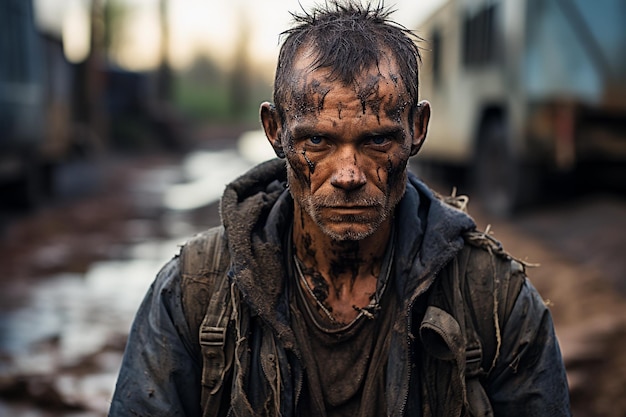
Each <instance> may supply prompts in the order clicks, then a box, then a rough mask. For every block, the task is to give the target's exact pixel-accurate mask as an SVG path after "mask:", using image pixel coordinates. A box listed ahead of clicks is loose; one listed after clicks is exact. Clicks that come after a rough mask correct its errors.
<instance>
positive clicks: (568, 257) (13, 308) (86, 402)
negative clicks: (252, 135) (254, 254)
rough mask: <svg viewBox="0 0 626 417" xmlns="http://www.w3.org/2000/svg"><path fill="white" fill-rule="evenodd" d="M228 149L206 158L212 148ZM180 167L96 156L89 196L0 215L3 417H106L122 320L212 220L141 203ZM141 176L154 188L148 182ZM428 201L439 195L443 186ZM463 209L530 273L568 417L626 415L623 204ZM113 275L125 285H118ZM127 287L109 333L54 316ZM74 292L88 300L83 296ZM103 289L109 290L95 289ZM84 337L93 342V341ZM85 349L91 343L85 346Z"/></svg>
mask: <svg viewBox="0 0 626 417" xmlns="http://www.w3.org/2000/svg"><path fill="white" fill-rule="evenodd" d="M226 143H227V142H224V141H221V142H213V145H215V144H217V145H218V146H215V147H219V148H223V147H224V145H225V144H226ZM209 145H210V143H209ZM209 147H210V146H209ZM181 162H182V157H175V156H171V155H164V154H153V155H150V156H141V157H129V156H125V157H106V158H104V159H103V160H101V161H97V162H95V164H96V165H97V167H96V168H95V172H96V175H93V176H92V178H91V182H90V183H89V184H83V186H82V188H81V187H79V186H77V187H78V188H80V190H78V191H76V190H74V191H73V192H68V195H67V196H65V197H64V198H61V199H60V200H57V201H55V202H52V203H50V204H48V205H47V206H46V207H43V208H41V209H39V210H37V211H36V212H34V213H29V214H24V213H19V212H18V213H16V212H6V211H5V212H3V216H4V223H5V225H4V230H3V232H2V236H1V238H0V254H1V255H0V257H1V258H0V285H1V286H2V291H1V295H0V314H2V316H1V317H2V320H0V321H1V322H2V323H3V324H2V325H1V326H0V415H14V416H26V415H28V416H66V415H67V416H103V415H105V414H106V409H107V405H108V403H107V401H108V399H109V398H110V392H111V389H112V388H113V383H114V379H115V374H116V372H117V369H118V367H119V360H120V358H121V353H122V350H123V346H124V342H125V334H126V331H127V328H128V325H129V323H130V321H129V320H130V319H131V318H132V311H134V309H136V306H137V305H138V302H139V301H140V299H141V295H142V294H143V292H144V291H145V289H146V288H147V286H148V285H149V281H150V280H151V279H152V277H153V275H154V273H155V272H156V270H158V265H159V264H160V263H162V261H163V260H164V259H167V258H168V257H169V256H172V255H173V254H175V253H176V252H177V248H176V242H182V241H183V240H184V237H185V236H189V235H191V234H193V232H194V231H198V230H201V229H203V228H206V227H210V226H212V225H214V224H217V222H218V221H219V217H218V213H217V206H216V204H215V203H212V204H208V205H206V206H202V207H196V208H193V209H190V210H187V211H185V213H184V215H183V214H181V213H180V212H177V213H174V214H173V213H172V210H168V209H164V208H163V207H161V206H159V204H155V203H154V202H152V201H151V199H153V198H154V196H155V195H157V194H158V193H156V192H155V191H154V188H151V186H147V185H146V184H153V185H154V184H158V183H159V181H161V182H167V183H169V184H176V182H179V181H181V178H180V177H181V173H180V169H179V167H180V164H181ZM92 168H93V167H92ZM90 172H92V174H93V172H94V171H93V170H92V171H90ZM147 177H151V178H152V182H150V181H147V182H146V178H147ZM138 184H143V185H142V186H140V185H138ZM70 188H71V187H70ZM439 188H440V189H441V191H444V190H445V189H446V188H447V186H439ZM469 208H470V212H471V214H473V215H474V217H475V218H476V220H477V223H478V225H479V226H480V227H481V228H485V227H487V225H490V227H491V230H492V231H493V233H494V236H495V237H496V238H498V239H499V240H501V241H502V242H503V243H504V245H505V247H506V248H507V250H509V251H510V252H511V253H513V254H515V255H516V256H517V257H519V258H522V259H524V260H526V261H528V262H531V263H538V264H541V266H539V267H536V268H532V269H530V270H529V271H528V273H529V276H530V278H531V280H532V282H533V284H534V285H535V286H536V287H537V288H538V289H539V291H540V292H541V294H542V296H543V297H544V299H546V302H547V303H549V305H550V306H551V310H552V313H553V316H554V320H555V323H556V328H557V334H558V337H559V339H560V342H561V347H562V351H563V355H564V358H565V362H566V366H567V371H568V378H569V382H570V386H571V395H572V408H573V411H574V415H576V416H579V417H587V416H606V417H624V416H626V349H624V347H625V346H626V302H625V300H624V296H625V294H626V274H625V273H626V256H625V255H624V250H625V249H626V237H625V236H624V232H625V231H626V201H625V200H624V198H623V196H617V195H606V194H593V193H591V194H587V195H585V196H568V197H566V198H563V199H562V201H560V202H552V203H551V204H550V205H549V206H545V207H541V208H537V209H534V210H532V211H530V212H527V213H525V214H522V215H521V216H519V217H516V218H514V219H512V220H506V221H505V220H497V219H493V218H490V217H488V216H487V215H485V214H484V213H483V212H482V211H481V209H480V202H476V201H471V202H470V206H469ZM151 241H157V242H161V243H162V245H161V246H160V247H159V248H158V249H154V248H153V247H151V248H152V249H148V250H147V251H148V252H149V255H148V256H146V255H145V252H146V245H148V244H149V242H151ZM138 248H139V249H141V248H143V249H142V250H143V252H142V250H138ZM138 253H140V254H139V255H138ZM130 259H134V260H137V259H141V260H142V262H143V264H142V265H144V267H145V266H146V265H147V267H145V268H144V269H143V270H142V272H141V275H142V277H141V278H137V276H138V275H140V273H138V272H137V273H135V272H132V271H131V272H128V264H127V263H123V262H126V261H128V260H130ZM146 260H147V261H148V263H146V262H145V261H146ZM106 262H109V263H108V264H106ZM110 262H117V263H115V264H114V265H115V268H117V269H113V270H114V271H117V272H115V273H110V272H109V275H107V276H106V277H104V278H103V281H99V280H98V279H100V278H97V277H96V276H98V274H96V273H95V272H94V269H97V268H96V266H98V265H99V266H101V267H102V266H103V265H106V266H107V268H108V269H105V268H100V270H106V271H111V270H112V269H111V264H110ZM124 268H126V269H124ZM133 271H135V270H133ZM123 274H127V275H124V277H128V278H120V277H121V276H122V275H123ZM100 275H102V274H100ZM133 277H134V278H133ZM130 278H133V279H135V278H136V279H137V282H138V284H136V285H135V287H133V288H134V289H133V291H134V292H135V293H137V294H138V295H137V294H136V295H133V297H130V298H129V299H128V300H127V301H125V303H126V304H124V306H123V308H120V310H119V311H121V313H119V316H120V317H119V318H116V319H115V320H113V318H111V317H108V316H109V315H108V314H107V313H106V309H104V310H93V309H92V310H89V309H87V310H85V309H83V308H79V307H77V306H74V305H70V306H68V305H66V304H58V303H57V301H58V300H57V299H63V300H66V301H67V300H70V299H73V298H76V299H81V298H86V297H87V295H85V294H91V293H92V292H93V291H103V294H104V295H103V296H102V297H98V298H100V299H103V297H105V296H108V297H111V300H116V301H114V302H116V303H117V302H118V301H119V299H120V298H123V297H122V296H121V295H120V294H119V293H117V292H115V291H114V289H115V288H118V287H121V286H122V285H127V281H129V280H130ZM116 279H120V281H119V282H120V284H117V282H118V281H116ZM46 281H48V283H53V284H54V285H52V284H50V285H49V286H52V287H54V288H57V286H61V287H65V288H72V290H68V291H60V290H59V291H57V290H55V289H54V288H52V289H50V288H48V289H45V291H44V290H41V292H40V289H41V288H42V286H43V287H45V285H46ZM84 282H88V283H91V284H90V285H92V287H88V288H86V289H85V288H84V286H82V287H81V285H83V283H84ZM102 282H108V285H109V286H110V287H115V288H114V289H113V290H112V289H111V288H109V287H107V288H108V289H102V288H104V287H102V285H103V284H102ZM98 283H100V284H98ZM35 288H37V290H36V289H35ZM94 288H95V289H94ZM98 288H100V290H98ZM124 288H126V287H124ZM55 291H57V292H55ZM81 291H82V292H81ZM128 291H129V290H124V292H123V293H124V294H125V293H127V292H128ZM39 293H41V294H45V295H43V296H42V297H44V298H43V301H41V300H40V299H38V298H37V297H36V294H39ZM96 296H97V294H96ZM98 298H95V299H94V301H93V303H97V300H98ZM33 300H34V302H33ZM38 300H39V301H38ZM29 303H34V305H35V306H37V305H39V304H40V303H44V304H45V303H52V305H55V306H57V307H54V308H53V309H52V310H50V311H52V313H50V312H49V311H48V310H45V309H44V310H42V311H41V312H39V313H34V314H33V315H29V313H28V312H29V311H34V310H33V308H34V307H28V306H29V305H31V304H29ZM59 305H60V306H61V307H59ZM94 308H95V307H94ZM103 311H104V312H103ZM116 311H117V310H116ZM16 312H19V314H17V313H16ZM49 314H51V315H54V314H57V315H59V317H60V318H59V319H58V320H57V321H56V322H54V323H56V324H53V325H50V326H40V327H47V330H46V329H43V330H37V331H35V330H34V329H39V328H38V327H37V326H36V325H35V323H40V322H42V321H45V320H44V319H45V316H47V315H49ZM116 314H117V313H116ZM92 315H93V316H97V317H92ZM76 316H78V317H76ZM104 316H107V318H106V320H105V319H104V318H103V317H104ZM129 316H130V317H129ZM64 320H67V321H68V322H74V321H78V322H81V323H82V326H83V327H79V328H78V330H76V329H74V330H73V331H74V333H72V332H71V331H70V330H71V329H70V330H68V329H67V326H65V327H64V323H65V321H64ZM15 329H21V332H20V331H18V332H16V331H15ZM55 329H56V330H55ZM89 329H92V330H94V329H95V330H97V331H96V332H95V333H94V334H91V333H89ZM37 332H39V333H37ZM33 333H37V334H39V335H40V336H37V334H35V335H33ZM102 333H105V334H106V337H104V338H103V339H104V340H99V341H97V342H94V340H95V339H98V336H97V335H98V334H102ZM77 334H78V336H77ZM16 335H17V336H16ZM24 335H28V336H24ZM16 337H17V338H18V339H20V338H21V339H20V340H15V339H14V338H16ZM87 338H89V339H90V340H91V344H89V343H85V339H87ZM22 339H23V340H22ZM72 340H78V341H79V342H80V343H78V345H80V346H81V349H82V350H80V349H78V350H77V348H76V347H75V346H74V345H72ZM24 350H27V354H23V351H24Z"/></svg>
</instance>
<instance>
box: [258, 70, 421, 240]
mask: <svg viewBox="0 0 626 417" xmlns="http://www.w3.org/2000/svg"><path fill="white" fill-rule="evenodd" d="M303 61H304V62H303V63H302V62H301V66H300V67H299V68H296V71H294V74H295V76H294V78H293V79H294V81H293V89H292V95H291V100H289V103H288V106H286V108H285V109H283V110H284V114H285V120H284V123H282V124H280V126H279V123H278V122H276V121H274V125H273V126H269V127H270V129H269V130H270V132H269V133H268V124H269V123H268V122H267V121H266V120H263V124H264V127H265V128H266V133H267V134H268V138H270V142H272V145H273V146H274V148H275V150H276V151H277V154H278V155H279V156H282V155H284V156H285V157H286V159H287V171H288V181H289V189H290V191H291V194H292V196H293V198H294V202H295V209H296V216H298V215H300V221H302V223H303V225H304V224H305V223H308V221H307V219H310V220H312V221H313V223H314V224H315V225H317V227H319V228H320V229H321V230H322V231H323V232H324V233H325V234H326V235H328V236H330V237H331V238H332V239H334V240H338V241H345V240H361V239H363V238H365V237H368V236H370V235H372V234H373V233H374V232H375V231H376V230H377V229H378V228H379V227H380V225H381V224H383V222H385V221H387V220H389V219H390V218H391V217H392V214H393V211H394V208H395V206H396V205H397V203H398V202H399V201H400V199H401V198H402V195H403V194H404V190H405V185H406V170H407V161H408V159H409V157H410V156H411V155H412V154H414V153H415V152H417V148H419V145H421V141H422V140H423V136H422V135H418V136H419V137H416V132H415V128H416V124H411V123H410V119H412V118H411V117H409V115H410V113H409V112H410V111H412V109H411V107H412V106H410V104H409V100H408V97H407V95H406V89H405V88H404V86H403V85H402V84H401V82H400V81H399V77H398V75H397V74H396V71H397V69H396V67H395V66H394V65H393V63H392V62H381V63H380V64H379V66H378V67H376V68H371V69H370V70H368V71H366V72H364V73H363V75H362V76H361V77H360V78H359V79H357V80H356V82H355V83H354V84H353V85H344V84H342V83H341V82H339V81H330V80H329V78H328V76H329V72H328V70H327V69H316V70H311V69H309V68H310V67H309V66H308V65H306V64H307V63H306V59H303ZM263 113H264V112H263V107H262V110H261V116H262V119H263ZM266 113H267V114H266V116H268V114H269V110H268V111H267V112H266ZM272 127H273V128H274V130H275V132H274V133H273V134H272V132H271V131H272V129H271V128H272ZM418 129H419V130H420V132H421V130H422V129H421V127H418ZM420 132H418V133H420ZM424 135H425V131H424ZM272 138H274V140H272ZM296 221H298V218H297V217H296Z"/></svg>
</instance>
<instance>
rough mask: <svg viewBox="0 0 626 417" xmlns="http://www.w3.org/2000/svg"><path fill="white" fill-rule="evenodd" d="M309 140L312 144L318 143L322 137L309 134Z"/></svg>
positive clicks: (322, 139)
mask: <svg viewBox="0 0 626 417" xmlns="http://www.w3.org/2000/svg"><path fill="white" fill-rule="evenodd" d="M309 141H311V143H312V144H313V145H319V144H321V143H322V142H323V141H324V138H323V137H321V136H311V137H310V138H309Z"/></svg>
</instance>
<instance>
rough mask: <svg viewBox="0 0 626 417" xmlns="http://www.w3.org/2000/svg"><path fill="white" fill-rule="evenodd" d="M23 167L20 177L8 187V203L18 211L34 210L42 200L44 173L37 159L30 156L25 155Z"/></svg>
mask: <svg viewBox="0 0 626 417" xmlns="http://www.w3.org/2000/svg"><path fill="white" fill-rule="evenodd" d="M23 167H24V170H23V172H22V175H21V177H20V178H19V179H18V180H17V181H15V182H14V183H13V184H11V185H10V186H9V189H8V194H9V198H10V203H11V205H12V206H13V207H15V208H16V209H20V210H32V209H36V208H37V207H38V206H40V205H41V203H42V202H43V200H44V194H45V185H44V184H45V178H44V173H43V172H42V171H43V170H42V169H41V165H40V163H39V159H38V158H36V157H33V156H32V155H25V157H24V161H23Z"/></svg>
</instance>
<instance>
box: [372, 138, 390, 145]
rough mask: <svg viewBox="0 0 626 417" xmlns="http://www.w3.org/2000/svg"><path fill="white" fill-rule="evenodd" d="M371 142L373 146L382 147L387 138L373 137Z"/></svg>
mask: <svg viewBox="0 0 626 417" xmlns="http://www.w3.org/2000/svg"><path fill="white" fill-rule="evenodd" d="M371 141H372V143H373V144H374V145H383V144H385V143H386V142H387V138H386V137H384V136H374V137H373V138H372V139H371Z"/></svg>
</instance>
